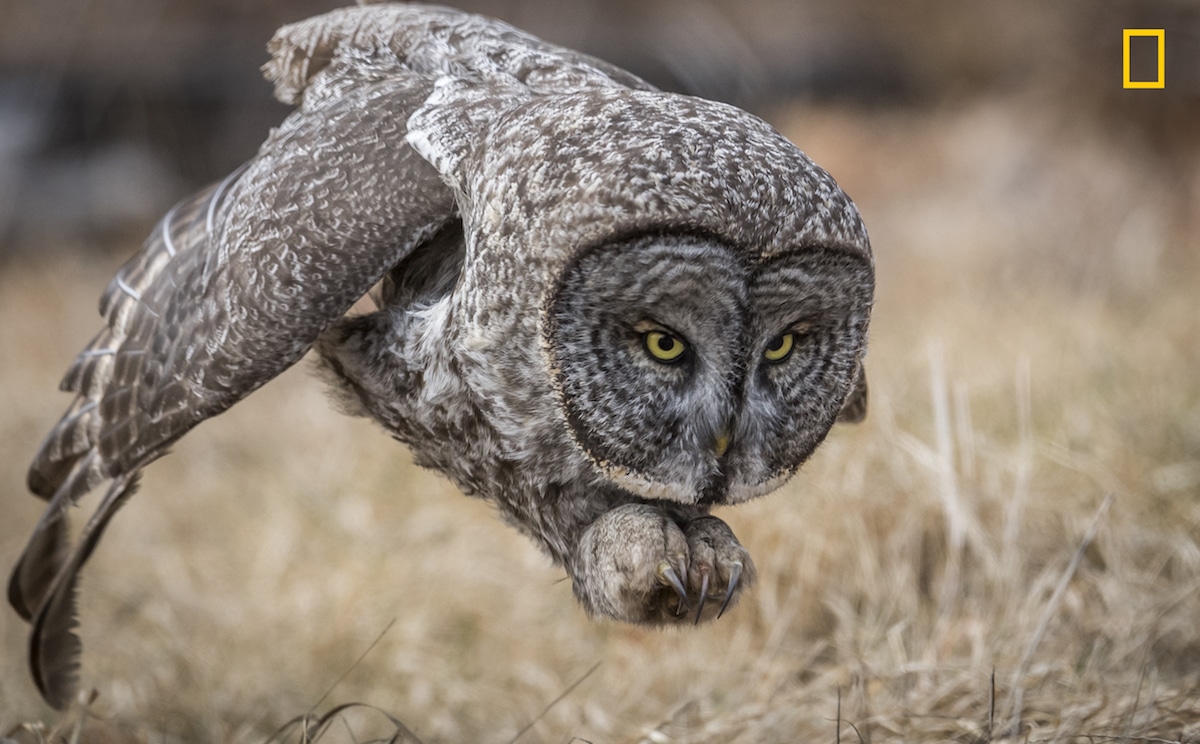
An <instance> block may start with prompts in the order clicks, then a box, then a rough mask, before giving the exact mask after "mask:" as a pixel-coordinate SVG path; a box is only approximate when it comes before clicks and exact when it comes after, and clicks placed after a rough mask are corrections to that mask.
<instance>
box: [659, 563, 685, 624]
mask: <svg viewBox="0 0 1200 744" xmlns="http://www.w3.org/2000/svg"><path fill="white" fill-rule="evenodd" d="M658 578H659V580H660V581H662V583H663V586H669V587H671V588H672V589H674V590H675V593H676V594H678V595H679V612H677V613H676V614H680V615H682V614H683V612H684V610H685V609H686V608H687V604H688V595H687V589H685V588H684V586H683V582H682V581H680V580H679V574H677V573H675V569H673V568H671V564H670V563H667V562H666V561H663V562H662V563H659V564H658Z"/></svg>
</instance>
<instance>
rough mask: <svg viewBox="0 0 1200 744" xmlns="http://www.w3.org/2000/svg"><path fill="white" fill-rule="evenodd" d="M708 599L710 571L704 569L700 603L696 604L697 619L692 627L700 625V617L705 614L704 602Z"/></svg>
mask: <svg viewBox="0 0 1200 744" xmlns="http://www.w3.org/2000/svg"><path fill="white" fill-rule="evenodd" d="M730 591H731V592H732V590H730ZM707 599H708V570H707V569H702V570H701V571H700V601H699V602H697V603H696V619H695V620H693V621H692V625H699V624H700V616H701V615H702V614H704V602H705V600H707ZM725 601H726V602H728V601H729V595H728V594H727V595H726V597H725ZM724 610H725V608H724V607H722V608H721V611H722V612H724ZM717 617H720V615H718V616H717Z"/></svg>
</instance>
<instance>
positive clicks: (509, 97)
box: [405, 75, 529, 194]
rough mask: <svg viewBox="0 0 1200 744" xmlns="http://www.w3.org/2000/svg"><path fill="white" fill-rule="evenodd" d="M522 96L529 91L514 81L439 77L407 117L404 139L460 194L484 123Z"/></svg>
mask: <svg viewBox="0 0 1200 744" xmlns="http://www.w3.org/2000/svg"><path fill="white" fill-rule="evenodd" d="M527 98H529V91H528V90H527V89H525V88H523V87H521V86H519V85H516V84H513V85H511V86H508V85H504V84H502V83H498V82H496V81H491V80H489V81H482V80H478V79H474V80H473V79H469V78H463V77H458V76H449V75H448V76H445V77H442V78H439V79H438V81H437V83H435V84H434V87H433V92H432V93H430V94H429V97H428V98H426V99H425V102H424V103H423V104H421V106H420V107H419V108H417V110H416V111H414V112H413V113H412V115H411V116H409V117H408V134H407V135H406V136H405V140H406V141H407V142H408V144H409V145H410V146H411V147H412V148H413V149H414V150H416V151H417V154H419V155H420V156H421V157H422V158H424V159H425V160H427V161H429V164H430V165H432V166H433V167H434V168H436V169H437V171H438V173H439V174H441V176H442V180H443V181H445V182H446V184H447V185H449V186H450V187H451V188H453V189H455V190H457V191H458V192H459V193H460V194H462V193H466V192H467V191H468V189H467V188H466V181H467V178H468V172H469V170H470V166H471V164H473V163H474V162H475V160H476V158H475V157H474V156H475V154H476V152H477V150H478V149H479V143H480V141H481V140H482V139H483V134H484V132H485V131H486V130H487V129H488V126H489V124H491V122H492V121H494V120H495V119H496V118H497V117H498V116H500V115H501V114H502V113H504V112H506V111H508V110H510V109H512V108H513V106H514V105H516V104H519V103H521V102H523V101H524V100H526V99H527Z"/></svg>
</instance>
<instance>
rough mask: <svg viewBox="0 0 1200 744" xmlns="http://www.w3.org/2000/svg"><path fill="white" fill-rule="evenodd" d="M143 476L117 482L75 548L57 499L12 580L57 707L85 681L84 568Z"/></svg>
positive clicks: (39, 671)
mask: <svg viewBox="0 0 1200 744" xmlns="http://www.w3.org/2000/svg"><path fill="white" fill-rule="evenodd" d="M139 475H140V474H139V473H133V474H130V475H124V476H121V477H119V478H117V479H116V480H114V481H113V483H112V485H111V486H110V487H109V489H108V492H107V493H106V494H105V495H104V499H103V500H102V501H101V502H100V505H99V507H97V509H96V512H95V513H94V514H93V515H92V517H91V518H90V519H89V520H88V522H87V524H86V525H85V526H84V528H83V532H82V533H81V534H80V535H79V538H78V540H76V542H75V545H74V547H73V548H72V547H70V545H69V537H68V526H67V514H66V504H58V503H51V505H50V506H49V507H48V508H47V510H46V513H45V514H44V515H43V516H42V519H41V521H40V522H39V523H38V525H37V527H36V528H35V529H34V532H33V535H32V536H31V537H30V539H29V544H28V545H27V546H26V548H25V552H24V553H22V554H21V558H20V560H19V561H18V562H17V565H16V567H15V568H14V569H13V573H12V577H11V578H10V580H9V583H8V601H9V603H10V604H12V606H13V608H14V609H15V610H16V611H17V613H18V614H19V615H21V617H22V618H24V619H25V620H27V621H29V622H31V623H32V625H33V630H32V632H31V633H30V638H29V666H30V670H31V672H32V675H33V681H34V683H35V684H36V685H37V688H38V692H40V693H41V695H42V697H43V698H44V699H45V701H46V702H47V703H48V704H49V705H50V706H51V707H53V708H55V709H57V710H62V709H64V708H66V707H67V706H68V705H69V704H70V702H71V700H72V699H73V698H74V696H75V691H76V688H77V687H78V685H79V657H80V654H81V653H82V651H83V645H82V643H81V642H80V640H79V636H78V634H77V633H76V632H75V631H76V629H77V628H78V627H79V620H78V612H77V610H76V601H77V595H78V582H79V572H80V570H81V569H82V568H83V565H84V564H85V563H86V562H87V559H88V558H89V557H90V556H91V554H92V551H93V550H95V548H96V545H97V544H98V543H99V542H100V537H101V535H103V534H104V529H105V528H106V527H107V526H108V523H109V520H111V519H112V517H113V515H114V514H116V512H117V510H118V509H119V508H120V507H121V505H122V504H124V503H125V501H126V500H127V499H128V498H129V497H130V496H132V495H133V493H134V491H136V490H137V484H138V477H139ZM55 501H56V502H57V501H58V500H57V499H56V500H55ZM35 608H36V609H35Z"/></svg>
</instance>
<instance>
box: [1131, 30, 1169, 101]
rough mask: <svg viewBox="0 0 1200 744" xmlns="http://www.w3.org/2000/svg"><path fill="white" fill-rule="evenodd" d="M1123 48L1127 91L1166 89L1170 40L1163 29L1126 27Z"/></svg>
mask: <svg viewBox="0 0 1200 744" xmlns="http://www.w3.org/2000/svg"><path fill="white" fill-rule="evenodd" d="M1124 37H1125V38H1124V41H1123V43H1122V45H1121V48H1122V52H1121V57H1122V64H1121V67H1122V70H1123V77H1122V80H1121V86H1122V87H1124V88H1165V87H1167V41H1166V38H1167V37H1166V32H1165V31H1164V30H1163V29H1161V28H1127V29H1125V34H1124Z"/></svg>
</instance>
